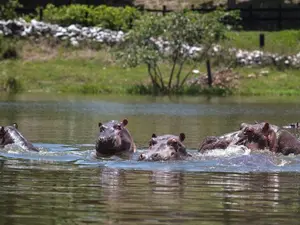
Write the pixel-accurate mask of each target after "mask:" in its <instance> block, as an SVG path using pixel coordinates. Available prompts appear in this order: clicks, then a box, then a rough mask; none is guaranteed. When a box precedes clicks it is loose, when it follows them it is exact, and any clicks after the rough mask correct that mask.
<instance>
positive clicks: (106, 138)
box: [96, 119, 136, 156]
mask: <svg viewBox="0 0 300 225" xmlns="http://www.w3.org/2000/svg"><path fill="white" fill-rule="evenodd" d="M127 124H128V120H127V119H124V120H123V121H122V122H119V121H116V120H112V121H109V122H107V123H104V124H102V123H99V124H98V125H99V129H100V133H99V136H98V138H97V141H96V155H97V156H112V155H120V154H123V153H133V152H135V151H136V146H135V144H134V142H133V138H132V137H131V134H130V133H129V131H128V129H127V128H126V125H127Z"/></svg>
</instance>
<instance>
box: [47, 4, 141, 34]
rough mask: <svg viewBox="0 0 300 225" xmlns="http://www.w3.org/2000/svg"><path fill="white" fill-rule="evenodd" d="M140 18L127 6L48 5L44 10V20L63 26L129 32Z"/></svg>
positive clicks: (135, 11) (137, 12) (136, 12)
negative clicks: (77, 25) (134, 21)
mask: <svg viewBox="0 0 300 225" xmlns="http://www.w3.org/2000/svg"><path fill="white" fill-rule="evenodd" d="M139 17H140V12H139V11H138V10H137V9H135V8H133V7H128V6H126V7H125V8H122V7H110V6H106V5H101V6H97V7H95V6H88V5H81V4H72V5H65V6H60V7H55V6H54V5H52V4H48V5H47V6H46V8H45V10H44V20H45V21H47V22H51V23H58V24H61V25H65V26H67V25H70V24H81V25H84V26H101V27H103V28H106V29H111V30H125V31H126V30H128V29H129V28H130V27H131V23H132V21H133V20H135V19H136V18H139Z"/></svg>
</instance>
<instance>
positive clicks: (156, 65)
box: [154, 63, 165, 90]
mask: <svg viewBox="0 0 300 225" xmlns="http://www.w3.org/2000/svg"><path fill="white" fill-rule="evenodd" d="M154 73H155V75H156V77H158V79H159V81H160V84H161V87H162V89H163V90H165V84H164V81H163V78H162V74H161V72H160V69H159V66H158V64H157V63H155V66H154Z"/></svg>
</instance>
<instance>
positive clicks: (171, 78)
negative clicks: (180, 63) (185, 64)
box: [168, 51, 179, 89]
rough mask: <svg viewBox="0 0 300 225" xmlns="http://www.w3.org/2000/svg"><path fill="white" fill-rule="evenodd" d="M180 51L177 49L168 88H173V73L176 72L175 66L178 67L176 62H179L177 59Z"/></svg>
mask: <svg viewBox="0 0 300 225" xmlns="http://www.w3.org/2000/svg"><path fill="white" fill-rule="evenodd" d="M178 52H179V51H176V55H175V57H174V60H173V66H172V70H171V73H170V78H169V83H168V88H169V89H170V88H171V84H172V80H173V74H174V71H175V67H176V62H177V59H178Z"/></svg>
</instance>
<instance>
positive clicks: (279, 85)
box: [234, 68, 300, 96]
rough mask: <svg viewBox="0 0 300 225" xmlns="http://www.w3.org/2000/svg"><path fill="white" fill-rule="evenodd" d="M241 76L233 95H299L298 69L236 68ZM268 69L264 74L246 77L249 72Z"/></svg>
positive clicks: (299, 73)
mask: <svg viewBox="0 0 300 225" xmlns="http://www.w3.org/2000/svg"><path fill="white" fill-rule="evenodd" d="M236 70H237V71H238V72H239V73H240V74H241V76H242V79H241V80H240V86H239V88H238V90H236V91H235V92H234V94H235V95H258V96H259V95H269V96H299V95H300V71H299V70H285V71H278V70H275V69H274V68H264V69H253V68H252V69H251V68H237V69H236ZM262 70H265V71H269V73H268V75H266V76H258V77H257V78H248V75H249V74H255V73H256V74H259V73H260V71H262Z"/></svg>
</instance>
